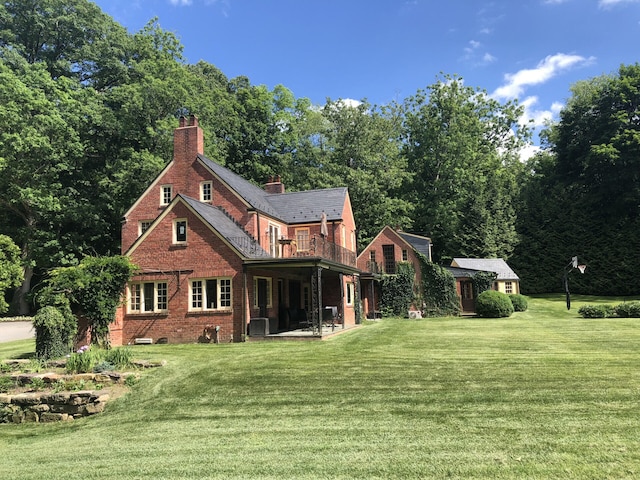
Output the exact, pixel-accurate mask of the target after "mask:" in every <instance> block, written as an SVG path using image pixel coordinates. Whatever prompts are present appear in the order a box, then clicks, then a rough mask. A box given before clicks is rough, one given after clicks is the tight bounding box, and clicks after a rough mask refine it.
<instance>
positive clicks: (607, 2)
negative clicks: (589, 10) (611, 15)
mask: <svg viewBox="0 0 640 480" xmlns="http://www.w3.org/2000/svg"><path fill="white" fill-rule="evenodd" d="M638 2H640V0H600V1H599V2H598V6H600V8H608V7H614V6H616V5H620V4H622V3H638Z"/></svg>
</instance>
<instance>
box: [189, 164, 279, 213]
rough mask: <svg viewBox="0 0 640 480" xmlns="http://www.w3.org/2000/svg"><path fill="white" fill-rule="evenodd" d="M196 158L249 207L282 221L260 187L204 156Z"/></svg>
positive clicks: (266, 194)
mask: <svg viewBox="0 0 640 480" xmlns="http://www.w3.org/2000/svg"><path fill="white" fill-rule="evenodd" d="M198 158H199V159H200V160H201V161H202V162H203V163H204V164H205V165H206V166H207V167H208V168H210V169H211V171H213V172H214V173H215V174H216V175H218V176H219V177H220V178H221V179H222V181H223V182H225V183H226V184H227V185H229V187H231V188H232V189H233V190H234V191H235V192H236V193H237V194H238V195H240V196H241V197H242V198H243V199H244V200H245V201H246V202H247V203H248V204H249V205H251V206H252V207H253V208H255V209H256V210H260V211H261V212H264V213H266V214H268V215H271V216H272V217H275V218H279V219H280V220H284V219H283V218H281V216H280V215H279V214H278V211H277V210H276V209H275V208H273V205H271V203H269V200H268V199H267V196H268V195H269V194H268V193H267V192H265V191H264V190H263V189H261V188H260V187H257V186H255V185H254V184H253V183H251V182H248V181H247V180H245V179H244V178H242V177H241V176H240V175H237V174H235V173H233V172H232V171H231V170H229V169H228V168H225V167H223V166H222V165H219V164H217V163H216V162H214V161H213V160H209V159H208V158H207V157H205V156H204V155H198Z"/></svg>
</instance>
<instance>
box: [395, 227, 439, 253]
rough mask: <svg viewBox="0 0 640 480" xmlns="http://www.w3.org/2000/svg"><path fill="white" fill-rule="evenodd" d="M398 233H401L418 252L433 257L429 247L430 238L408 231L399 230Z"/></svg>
mask: <svg viewBox="0 0 640 480" xmlns="http://www.w3.org/2000/svg"><path fill="white" fill-rule="evenodd" d="M398 235H400V236H401V237H402V238H403V239H404V241H405V242H407V243H408V244H409V245H411V246H412V247H413V248H414V250H415V251H416V252H419V253H421V254H422V255H424V256H425V257H427V258H428V259H431V255H430V248H429V245H431V239H430V238H428V237H422V236H420V235H414V234H412V233H406V232H398Z"/></svg>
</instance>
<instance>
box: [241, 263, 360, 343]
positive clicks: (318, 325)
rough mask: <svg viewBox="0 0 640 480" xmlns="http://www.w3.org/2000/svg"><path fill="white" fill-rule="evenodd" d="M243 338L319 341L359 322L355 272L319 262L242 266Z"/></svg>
mask: <svg viewBox="0 0 640 480" xmlns="http://www.w3.org/2000/svg"><path fill="white" fill-rule="evenodd" d="M243 276H244V284H245V285H244V291H245V295H244V297H245V301H244V304H245V308H244V311H245V314H244V323H245V335H246V338H249V339H258V338H266V337H272V336H274V335H278V336H279V337H281V338H282V337H285V338H286V337H290V338H309V337H317V338H322V337H326V336H327V335H331V334H335V332H336V331H340V330H346V329H348V328H350V327H353V326H355V325H357V324H360V312H359V271H358V270H357V268H356V267H352V266H349V265H345V264H342V263H337V262H332V261H329V260H326V259H324V258H319V257H315V258H310V257H307V258H286V259H282V258H281V259H268V260H250V261H247V262H246V263H245V264H244V271H243Z"/></svg>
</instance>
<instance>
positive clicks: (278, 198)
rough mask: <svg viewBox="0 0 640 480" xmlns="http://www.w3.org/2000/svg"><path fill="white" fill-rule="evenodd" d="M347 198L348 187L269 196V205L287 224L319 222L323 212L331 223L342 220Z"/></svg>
mask: <svg viewBox="0 0 640 480" xmlns="http://www.w3.org/2000/svg"><path fill="white" fill-rule="evenodd" d="M346 197H347V188H346V187H339V188H325V189H322V190H307V191H304V192H291V193H280V194H275V195H274V194H270V195H267V199H268V200H269V203H271V205H273V207H274V208H275V209H276V210H277V211H278V213H279V214H280V218H281V219H282V220H284V221H285V222H287V223H307V222H319V221H320V217H321V215H322V212H324V213H326V214H327V220H328V221H329V222H331V221H332V220H341V219H342V209H343V207H344V202H345V199H346Z"/></svg>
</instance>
